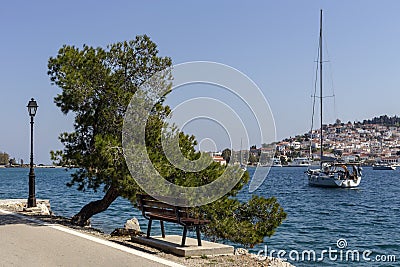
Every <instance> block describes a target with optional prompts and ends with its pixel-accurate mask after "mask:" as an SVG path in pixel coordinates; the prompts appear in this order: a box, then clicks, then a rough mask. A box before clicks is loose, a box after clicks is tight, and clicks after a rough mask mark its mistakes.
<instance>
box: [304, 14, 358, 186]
mask: <svg viewBox="0 0 400 267" xmlns="http://www.w3.org/2000/svg"><path fill="white" fill-rule="evenodd" d="M322 56H323V54H322V10H321V15H320V31H319V61H318V63H319V89H320V92H319V100H320V120H321V125H320V127H321V128H320V166H319V169H308V170H307V171H306V174H307V176H308V184H309V185H310V186H319V187H341V188H349V187H357V186H358V185H359V184H360V182H361V176H362V172H361V171H362V168H361V166H360V165H359V164H355V163H352V164H348V163H347V164H344V163H338V162H324V161H323V159H324V155H323V153H324V152H323V141H324V136H323V127H322V119H323V116H322V110H323V109H322V105H323V101H322V100H323V95H322V92H323V90H322V89H323V81H322V63H323V61H322ZM314 97H315V96H314ZM349 169H351V171H350V170H349Z"/></svg>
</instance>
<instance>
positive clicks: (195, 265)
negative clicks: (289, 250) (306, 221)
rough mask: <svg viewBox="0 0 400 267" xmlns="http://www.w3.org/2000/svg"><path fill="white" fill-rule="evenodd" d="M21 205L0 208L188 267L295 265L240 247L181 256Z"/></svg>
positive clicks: (288, 266)
mask: <svg viewBox="0 0 400 267" xmlns="http://www.w3.org/2000/svg"><path fill="white" fill-rule="evenodd" d="M20 208H21V206H20V205H18V204H17V206H13V205H0V209H2V210H6V211H10V212H13V213H16V214H21V215H23V216H29V217H32V218H34V219H37V220H40V221H42V222H44V223H48V224H57V225H61V226H63V227H66V228H69V229H72V230H75V231H78V232H82V233H84V234H88V235H92V236H95V237H97V238H101V239H104V240H107V241H111V242H115V243H117V244H120V245H123V246H127V247H130V248H133V249H137V250H139V251H142V252H146V253H149V254H152V255H155V256H158V257H160V258H164V259H167V260H170V261H173V262H176V263H179V264H183V265H185V266H188V267H200V266H227V267H228V266H229V267H241V266H270V267H293V266H294V265H292V264H290V263H288V262H286V261H283V260H281V259H274V258H272V259H270V258H267V259H265V260H259V259H258V258H257V255H255V254H251V253H249V252H248V251H247V250H245V249H242V248H238V249H235V253H234V255H216V256H200V257H179V256H175V255H173V254H170V253H166V252H163V251H161V250H159V249H155V248H152V247H149V246H146V245H141V244H138V243H134V242H132V241H131V237H130V236H129V235H124V236H111V235H110V234H105V233H104V232H102V231H101V230H99V229H96V228H92V227H81V226H76V225H73V224H71V222H70V219H69V218H66V217H63V216H57V215H51V213H50V215H41V214H38V213H34V212H32V211H21V209H20Z"/></svg>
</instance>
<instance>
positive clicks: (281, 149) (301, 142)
mask: <svg viewBox="0 0 400 267" xmlns="http://www.w3.org/2000/svg"><path fill="white" fill-rule="evenodd" d="M394 118H395V120H393V119H392V118H389V117H387V116H381V117H379V118H374V119H372V120H368V121H364V122H354V123H352V122H347V123H342V122H341V121H340V120H337V121H336V122H335V123H334V124H325V125H323V128H322V134H323V137H324V143H323V151H324V154H323V155H324V158H323V160H329V159H336V160H341V161H343V162H359V163H361V164H363V165H372V164H375V163H388V164H394V165H398V164H400V127H399V123H398V118H397V117H394ZM388 119H389V123H388V122H387V121H388ZM320 137H321V130H320V129H318V130H313V131H312V132H311V131H310V132H308V133H306V134H303V135H298V136H295V137H289V138H286V139H284V140H282V141H280V142H277V143H274V144H269V145H267V144H264V145H262V147H259V148H257V147H256V146H252V147H251V148H250V149H249V150H244V151H233V152H232V153H231V154H232V155H231V156H230V158H231V160H233V161H231V162H232V163H236V164H238V163H240V162H242V161H241V159H242V160H243V159H248V164H250V165H257V164H258V165H264V164H267V162H262V161H263V157H260V156H261V155H262V154H263V153H265V154H267V155H268V157H264V158H267V159H270V158H271V155H273V157H274V158H275V159H277V160H278V164H282V165H283V166H285V165H286V166H303V165H311V164H316V162H319V161H320V160H321V159H320ZM223 154H224V153H219V154H214V155H213V156H214V160H216V161H219V162H221V160H226V156H225V157H224V155H223ZM225 154H226V153H225ZM222 163H223V162H222ZM225 163H226V162H225ZM275 163H276V160H275V161H274V164H275Z"/></svg>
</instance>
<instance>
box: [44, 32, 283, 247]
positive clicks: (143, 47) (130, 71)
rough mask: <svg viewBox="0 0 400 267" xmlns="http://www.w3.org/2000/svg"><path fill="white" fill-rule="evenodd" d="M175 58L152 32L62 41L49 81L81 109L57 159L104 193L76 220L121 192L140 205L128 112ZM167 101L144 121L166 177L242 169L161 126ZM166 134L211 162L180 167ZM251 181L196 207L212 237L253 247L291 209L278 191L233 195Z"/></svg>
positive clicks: (73, 108)
mask: <svg viewBox="0 0 400 267" xmlns="http://www.w3.org/2000/svg"><path fill="white" fill-rule="evenodd" d="M171 62H172V61H171V59H170V58H168V57H160V56H159V55H158V50H157V46H156V44H155V43H153V42H152V41H151V40H150V38H149V37H148V36H146V35H143V36H137V37H136V38H135V39H134V40H132V41H125V42H118V43H115V44H111V45H109V46H107V48H101V47H98V48H94V47H90V46H87V45H84V46H83V48H82V49H79V48H77V47H75V46H69V45H64V46H63V47H62V48H61V49H60V50H59V51H58V54H57V56H55V57H51V58H50V59H49V62H48V75H49V77H50V80H51V82H52V83H53V84H54V85H56V86H57V87H59V88H60V89H61V93H60V94H58V95H57V96H56V97H55V104H56V105H57V106H58V107H59V108H60V109H61V111H62V112H63V113H65V114H67V113H73V115H74V116H75V122H74V131H73V132H71V133H62V134H61V135H60V141H61V142H62V144H63V145H64V149H63V150H61V151H52V152H51V156H52V159H53V160H54V161H55V163H56V164H58V165H67V166H78V167H79V169H78V170H77V171H76V172H75V173H74V174H73V175H72V178H71V181H70V182H69V183H68V185H69V186H77V188H78V189H79V190H83V191H84V190H88V189H92V190H99V189H103V190H104V192H106V194H105V197H104V199H103V201H99V202H91V203H89V204H88V205H86V206H85V207H83V208H82V210H81V211H80V213H78V214H77V215H75V216H74V217H73V219H74V218H76V217H77V216H78V217H81V219H82V220H83V221H86V220H87V219H88V218H90V217H91V216H92V215H94V214H96V213H98V212H101V211H103V210H105V209H106V208H107V207H108V206H109V205H110V204H111V203H112V201H114V200H115V198H116V197H118V196H122V197H124V198H127V199H129V200H131V202H132V203H133V204H135V202H136V199H135V198H136V194H137V193H142V189H141V188H140V187H139V186H138V184H137V183H136V181H135V179H134V177H132V175H133V176H135V175H136V174H135V173H134V172H133V173H132V174H131V173H130V172H129V170H128V167H127V165H126V162H125V158H124V152H123V149H122V126H123V121H124V116H125V114H126V110H127V106H128V104H129V102H130V99H131V98H132V96H133V95H134V94H135V92H136V90H137V88H138V87H139V86H140V85H142V84H143V82H144V81H146V80H147V79H149V78H150V77H151V76H152V75H154V74H155V73H157V72H159V71H161V70H165V69H166V68H168V67H170V66H171V64H172V63H171ZM169 79H171V77H167V78H166V80H167V83H166V86H170V83H168V81H170V80H169ZM149 93H152V92H149ZM163 100H164V99H161V101H160V103H158V104H157V105H156V106H155V107H154V108H153V110H152V113H151V114H150V117H149V119H148V121H147V125H146V149H147V153H148V155H149V158H150V160H151V162H152V164H153V166H154V167H155V168H156V169H157V171H158V172H159V173H160V174H161V175H162V176H163V177H164V178H165V179H167V180H168V181H170V182H172V183H174V184H177V185H181V186H186V187H197V186H201V185H206V184H209V183H211V182H213V181H215V180H217V179H219V177H220V176H221V175H222V174H223V173H224V172H225V173H227V174H228V175H227V177H229V176H230V175H231V176H234V175H237V174H238V172H239V171H240V169H239V168H233V167H232V168H231V167H228V168H227V167H225V166H221V165H220V164H219V163H216V162H212V161H211V158H210V157H207V156H205V155H203V157H201V156H202V155H201V153H200V152H197V151H195V149H194V147H195V145H196V140H195V137H194V136H190V135H186V134H184V133H182V132H179V131H177V130H176V129H173V130H171V131H170V132H169V133H165V132H163V130H162V129H163V123H164V122H163V121H164V119H165V118H166V117H167V116H168V115H169V114H170V112H171V111H170V108H169V107H168V106H165V105H163V104H162V102H163ZM163 134H170V135H172V136H177V137H178V138H179V147H180V149H181V153H182V154H183V155H184V156H185V157H186V158H187V159H189V160H197V159H200V158H202V159H203V160H204V162H205V163H209V162H211V164H209V166H208V167H207V168H206V169H204V170H202V171H200V172H185V171H183V170H181V169H178V168H176V167H175V166H174V165H173V164H172V163H171V162H169V160H168V159H167V157H166V156H165V154H164V152H163V147H162V142H161V137H162V135H163ZM248 182H249V175H248V173H247V172H245V173H244V174H243V175H242V176H241V178H240V179H239V181H238V182H237V184H236V185H234V187H233V188H232V189H231V190H230V191H229V193H228V194H226V195H225V196H224V197H222V198H220V199H219V200H217V201H214V202H212V203H210V204H207V205H204V206H201V207H196V208H193V209H192V212H193V213H195V214H197V215H198V216H200V217H203V218H208V219H209V220H211V223H210V224H209V225H207V226H205V227H204V228H203V229H202V231H203V233H204V234H205V235H206V236H208V237H209V238H211V239H228V240H231V241H233V242H237V243H241V244H244V245H247V246H253V245H255V244H258V243H261V242H263V239H264V238H265V237H270V236H271V235H272V234H273V233H274V231H275V229H276V228H277V227H278V226H279V225H280V224H281V223H282V221H283V220H284V219H285V217H286V213H285V212H284V211H283V209H282V207H280V206H279V204H278V202H277V200H276V199H275V198H269V199H266V198H263V197H257V196H253V197H252V198H251V199H250V200H249V201H248V202H245V203H241V202H239V201H238V200H237V199H236V198H235V196H236V194H237V193H238V192H239V191H240V190H241V189H242V188H243V187H244V185H246V184H247V183H248ZM223 186H229V185H228V184H227V185H223V183H222V185H221V188H215V189H214V190H216V191H218V190H222V189H223V188H222V187H223ZM110 192H111V193H110ZM97 206H101V207H97ZM82 220H81V221H82ZM77 221H79V220H77Z"/></svg>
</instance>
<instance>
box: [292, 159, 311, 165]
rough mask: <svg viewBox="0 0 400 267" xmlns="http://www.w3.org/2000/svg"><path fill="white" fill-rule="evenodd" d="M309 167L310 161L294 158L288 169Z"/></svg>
mask: <svg viewBox="0 0 400 267" xmlns="http://www.w3.org/2000/svg"><path fill="white" fill-rule="evenodd" d="M310 165H311V160H310V159H309V158H305V157H304V158H294V159H293V160H292V162H291V163H290V165H289V166H290V167H308V166H310Z"/></svg>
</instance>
